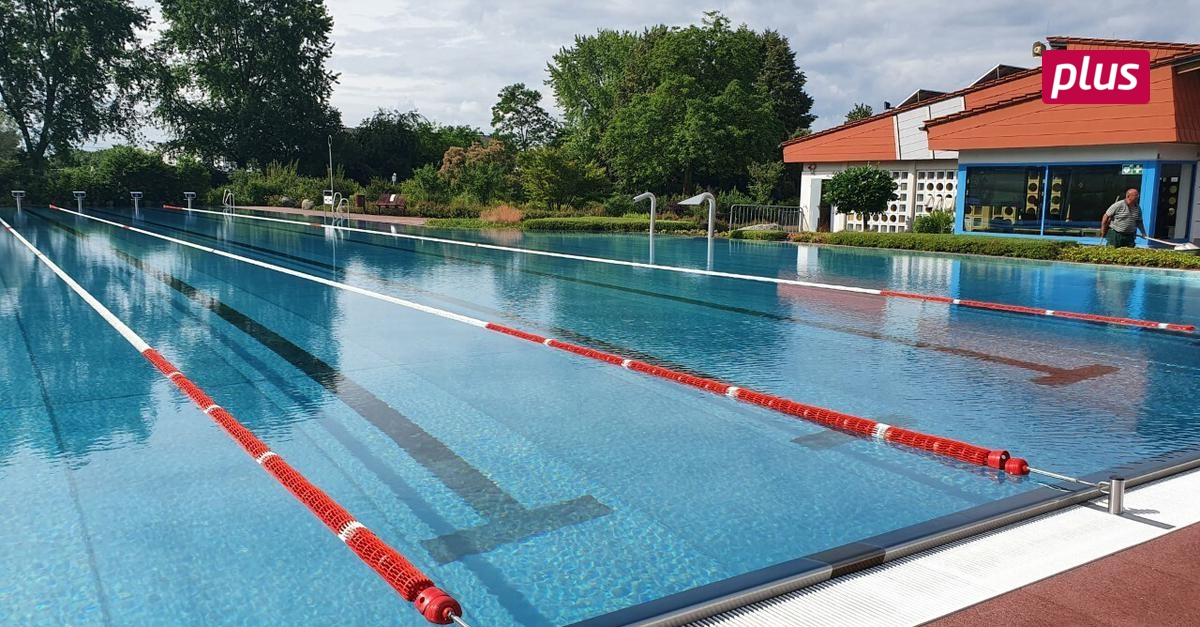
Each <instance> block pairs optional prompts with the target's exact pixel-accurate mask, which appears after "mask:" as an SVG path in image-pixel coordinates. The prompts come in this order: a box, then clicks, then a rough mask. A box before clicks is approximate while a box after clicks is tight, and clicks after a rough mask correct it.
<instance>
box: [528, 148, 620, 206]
mask: <svg viewBox="0 0 1200 627" xmlns="http://www.w3.org/2000/svg"><path fill="white" fill-rule="evenodd" d="M517 160H518V162H519V164H520V166H521V184H522V186H523V187H524V189H525V195H526V196H528V197H529V200H530V201H532V202H535V203H538V204H541V205H544V206H545V207H546V208H547V209H551V210H557V209H560V208H562V206H563V205H579V204H582V203H583V202H585V201H589V200H598V199H600V198H601V197H603V195H604V192H605V191H606V190H607V188H608V178H607V177H605V175H604V169H603V168H601V167H600V166H599V165H597V164H595V163H593V162H585V161H581V160H580V159H578V158H576V157H575V156H573V155H571V154H570V151H569V150H568V149H565V148H563V147H560V146H543V147H540V148H533V149H531V150H528V151H526V152H523V153H521V156H520V157H518V159H517Z"/></svg>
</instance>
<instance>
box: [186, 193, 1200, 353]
mask: <svg viewBox="0 0 1200 627" xmlns="http://www.w3.org/2000/svg"><path fill="white" fill-rule="evenodd" d="M163 209H169V210H177V211H178V210H186V207H179V206H177V205H170V204H165V203H164V204H163ZM193 211H195V212H196V213H207V214H213V215H220V216H225V217H236V218H242V219H246V220H259V221H263V222H277V223H282V224H293V225H297V226H311V227H320V228H332V229H339V230H343V231H347V232H353V233H366V234H370V235H382V236H385V237H395V238H399V239H408V240H413V241H420V242H432V243H435V244H450V245H453V246H465V247H467V248H480V249H484V250H498V251H502V252H510V253H518V254H523V255H536V256H541V257H555V258H558V259H572V260H575V261H585V262H591V263H603V264H608V265H614V266H625V267H629V268H644V269H648V270H662V271H666V272H680V273H684V274H695V275H701V276H711V277H719V278H728V279H740V280H744V281H758V282H762V283H775V284H777V285H795V286H797V287H809V288H815V289H822V290H834V291H839V292H851V293H855V294H865V295H869V296H880V297H883V298H899V299H905V300H916V301H922V302H929V303H941V304H944V305H947V306H952V307H966V308H969V309H985V310H989V311H999V312H1004V313H1012V314H1020V315H1028V316H1043V317H1050V318H1063V319H1068V320H1077V321H1080V322H1090V323H1093V324H1107V325H1113V326H1123V327H1132V328H1138V329H1148V330H1151V331H1169V332H1173V333H1193V332H1195V330H1196V325H1193V324H1178V323H1173V322H1158V321H1154V320H1139V319H1136V318H1123V317H1120V316H1102V315H1098V314H1088V313H1078V312H1074V311H1060V310H1057V309H1043V308H1040V307H1025V306H1022V305H1008V304H1004V303H992V302H987V301H982V300H970V299H963V298H950V297H948V296H937V295H933V294H918V293H915V292H898V291H894V290H878V289H873V288H866V287H854V286H850V285H837V284H833V283H816V282H812V281H799V280H793V279H779V278H775V277H768V276H759V275H753V274H736V273H732V272H718V271H715V270H701V269H699V268H681V267H678V266H663V265H658V264H653V263H640V262H636V261H622V260H619V259H605V258H603V257H588V256H585V255H572V254H568V253H557V252H553V251H548V250H533V249H529V248H517V247H515V246H500V245H497V244H484V243H481V242H466V241H461V240H454V239H447V238H443V237H430V236H425V235H412V234H410V233H397V232H396V231H395V226H393V227H392V230H391V232H390V233H389V232H387V231H377V230H374V229H360V228H356V227H352V226H342V225H337V226H333V225H321V224H317V223H315V222H298V221H296V220H284V219H281V218H269V217H266V216H252V215H246V214H241V213H231V214H228V213H218V212H216V211H206V210H203V209H194V210H193Z"/></svg>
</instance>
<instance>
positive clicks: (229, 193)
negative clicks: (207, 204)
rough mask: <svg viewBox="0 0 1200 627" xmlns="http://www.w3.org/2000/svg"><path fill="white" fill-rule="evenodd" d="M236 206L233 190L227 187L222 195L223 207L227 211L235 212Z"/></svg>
mask: <svg viewBox="0 0 1200 627" xmlns="http://www.w3.org/2000/svg"><path fill="white" fill-rule="evenodd" d="M235 206H236V203H235V201H234V198H233V190H232V189H226V190H225V193H224V194H223V195H222V196H221V207H222V208H223V209H224V210H225V213H233V209H234V207H235Z"/></svg>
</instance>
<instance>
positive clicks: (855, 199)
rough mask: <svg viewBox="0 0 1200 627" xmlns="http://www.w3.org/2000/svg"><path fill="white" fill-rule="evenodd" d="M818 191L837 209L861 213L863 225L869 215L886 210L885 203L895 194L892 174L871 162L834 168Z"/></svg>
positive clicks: (894, 197) (839, 211)
mask: <svg viewBox="0 0 1200 627" xmlns="http://www.w3.org/2000/svg"><path fill="white" fill-rule="evenodd" d="M822 192H823V193H824V195H825V198H826V199H827V200H828V201H829V202H830V203H831V204H833V206H834V207H835V208H836V209H837V211H838V213H857V214H858V215H859V216H861V217H862V218H863V227H864V229H865V228H866V226H867V220H868V217H869V216H872V215H875V214H879V213H883V212H884V211H887V208H888V203H889V202H891V201H893V200H896V199H897V198H898V197H897V196H896V193H895V192H896V182H895V181H893V180H892V175H891V174H889V173H887V172H886V171H884V170H881V169H879V168H878V167H876V166H873V165H861V166H853V167H850V168H846V169H845V170H842V171H841V172H838V173H837V174H835V175H833V178H831V179H829V181H827V182H826V183H825V185H824V187H823V188H822Z"/></svg>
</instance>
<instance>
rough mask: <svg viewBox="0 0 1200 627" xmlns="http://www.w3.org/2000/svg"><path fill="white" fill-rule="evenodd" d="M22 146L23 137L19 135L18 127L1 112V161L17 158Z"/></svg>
mask: <svg viewBox="0 0 1200 627" xmlns="http://www.w3.org/2000/svg"><path fill="white" fill-rule="evenodd" d="M20 146H21V136H20V135H19V134H17V127H16V126H14V125H13V123H12V120H11V119H9V117H8V116H7V115H5V114H4V112H3V111H0V159H11V158H12V157H14V156H16V154H17V149H18V148H20Z"/></svg>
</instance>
